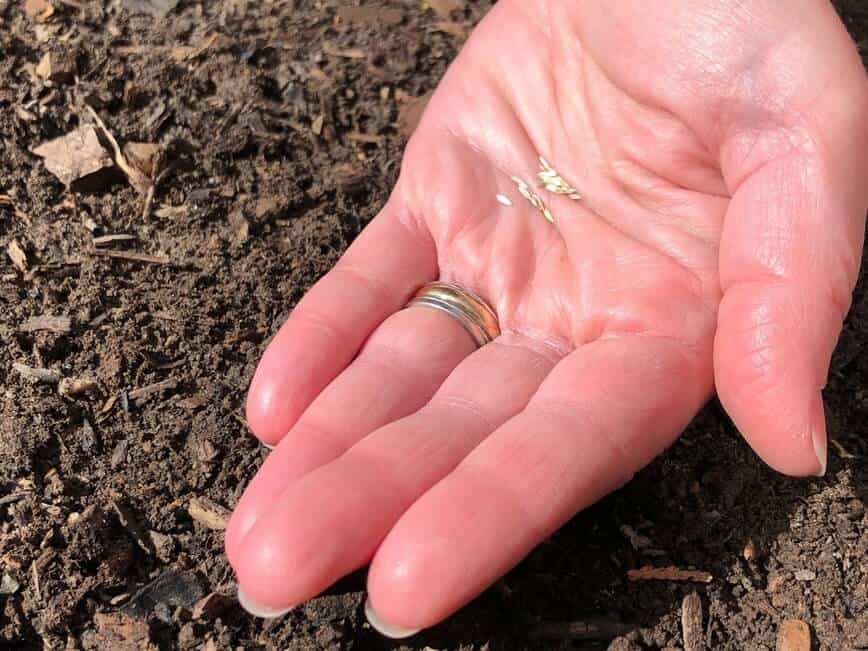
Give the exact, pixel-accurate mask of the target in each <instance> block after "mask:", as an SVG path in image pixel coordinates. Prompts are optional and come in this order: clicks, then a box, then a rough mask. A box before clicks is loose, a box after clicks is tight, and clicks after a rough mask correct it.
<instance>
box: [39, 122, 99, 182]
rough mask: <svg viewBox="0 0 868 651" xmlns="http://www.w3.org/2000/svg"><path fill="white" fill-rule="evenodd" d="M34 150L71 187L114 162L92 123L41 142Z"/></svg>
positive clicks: (48, 167)
mask: <svg viewBox="0 0 868 651" xmlns="http://www.w3.org/2000/svg"><path fill="white" fill-rule="evenodd" d="M33 153H34V154H36V155H37V156H39V157H41V158H42V159H44V161H45V169H47V170H48V171H49V172H51V173H52V174H54V175H55V176H56V177H57V178H58V179H59V180H60V182H61V183H63V184H64V185H65V186H67V187H71V186H72V185H73V183H75V182H77V181H82V180H83V179H85V178H86V177H91V176H92V175H95V174H97V173H99V172H102V171H103V170H106V169H109V168H111V167H113V166H114V163H113V162H112V159H111V158H110V157H109V155H108V152H106V150H105V149H103V146H102V144H101V143H100V141H99V137H98V136H97V132H96V129H95V128H94V127H93V125H90V124H87V125H85V126H83V127H79V128H78V129H76V130H74V131H71V132H69V133H67V134H66V135H65V136H61V137H60V138H55V139H54V140H49V141H48V142H45V143H43V144H41V145H40V146H39V147H37V148H36V149H34V150H33Z"/></svg>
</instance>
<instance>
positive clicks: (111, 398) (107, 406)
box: [99, 394, 118, 414]
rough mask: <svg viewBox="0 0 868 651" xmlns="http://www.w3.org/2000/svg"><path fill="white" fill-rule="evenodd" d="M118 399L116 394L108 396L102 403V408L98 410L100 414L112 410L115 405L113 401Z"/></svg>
mask: <svg viewBox="0 0 868 651" xmlns="http://www.w3.org/2000/svg"><path fill="white" fill-rule="evenodd" d="M117 401H118V394H115V395H113V396H109V398H108V400H106V401H105V403H103V406H102V408H101V409H100V410H99V413H101V414H107V413H109V412H110V411H111V410H112V407H114V406H115V403H116V402H117Z"/></svg>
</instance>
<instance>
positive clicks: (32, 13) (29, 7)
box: [24, 0, 51, 18]
mask: <svg viewBox="0 0 868 651" xmlns="http://www.w3.org/2000/svg"><path fill="white" fill-rule="evenodd" d="M50 7H51V3H50V2H49V1H48V0H24V15H26V16H27V17H28V18H36V17H37V16H40V15H41V14H44V13H45V12H46V11H47V10H48V9H49V8H50Z"/></svg>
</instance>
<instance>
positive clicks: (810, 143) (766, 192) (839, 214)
mask: <svg viewBox="0 0 868 651" xmlns="http://www.w3.org/2000/svg"><path fill="white" fill-rule="evenodd" d="M859 72H860V73H862V71H861V69H860V70H859ZM851 81H852V83H851V84H849V86H848V85H847V84H846V83H844V87H840V86H839V87H837V88H828V89H827V90H826V91H825V93H824V94H825V95H830V96H833V97H832V99H831V100H830V101H827V102H826V104H825V106H823V105H820V106H815V107H812V114H813V115H812V119H811V120H810V122H811V123H813V124H814V125H817V128H812V127H811V126H810V125H805V124H802V125H800V126H797V127H792V128H791V129H789V130H787V133H785V134H784V136H783V138H782V134H781V130H780V129H775V130H774V131H769V132H767V133H763V134H759V135H754V134H752V137H751V138H746V137H744V135H742V137H741V138H740V139H733V140H732V141H731V143H733V144H732V146H731V148H730V149H729V150H728V151H727V149H726V147H724V151H727V155H726V156H725V158H724V160H723V161H722V166H723V169H724V175H725V176H726V178H727V181H728V182H729V183H730V186H731V187H736V188H737V189H736V191H735V192H734V194H733V196H732V200H731V202H730V206H729V209H728V211H727V215H726V218H725V222H724V227H723V232H722V236H721V245H720V280H721V287H722V290H723V292H724V294H723V298H722V301H721V304H720V310H719V313H718V329H717V334H716V337H715V350H714V365H715V382H716V385H717V391H718V395H719V397H720V400H721V402H722V403H723V405H724V407H725V408H726V410H727V411H728V412H729V414H730V416H731V417H732V419H733V421H734V422H735V424H736V426H737V427H738V428H739V430H740V431H741V432H742V434H743V435H744V437H745V438H746V439H747V441H748V442H749V443H750V444H751V446H752V447H753V448H754V450H756V452H757V453H758V454H759V455H760V457H762V458H763V459H764V460H765V461H766V462H767V463H768V464H769V465H770V466H772V467H773V468H775V469H777V470H779V471H781V472H784V473H787V474H792V475H810V474H815V475H822V474H824V473H825V470H826V443H827V439H826V425H825V416H824V409H823V400H822V394H821V390H822V387H823V386H824V384H825V382H826V376H827V374H828V369H829V361H830V358H831V355H832V351H833V349H834V347H835V344H836V342H837V339H838V335H839V334H840V331H841V325H842V322H843V318H844V316H845V315H846V313H847V310H848V309H849V305H850V300H851V293H852V290H853V287H854V285H855V282H856V278H857V276H858V272H859V264H860V260H861V252H862V243H863V239H864V233H865V213H866V210H868V183H866V180H868V179H866V170H868V129H866V124H868V123H866V122H865V115H868V88H866V86H868V84H866V83H865V76H864V73H862V74H860V75H858V76H857V75H853V78H852V79H851ZM820 125H822V129H820V128H819V127H820ZM738 140H740V141H741V142H742V143H744V146H743V147H739V146H738V144H737V141H738ZM748 141H750V144H749V145H748V144H747V143H748ZM782 141H783V142H786V143H787V144H786V146H785V147H783V148H781V146H780V145H781V142H782ZM794 142H795V143H797V144H796V145H793V144H792V143H794ZM756 152H770V153H771V155H768V156H766V157H765V158H764V159H760V160H757V159H756ZM752 155H753V156H752ZM752 157H753V160H751V158H752ZM749 166H750V169H752V170H753V171H749V172H748V171H746V170H748V168H749Z"/></svg>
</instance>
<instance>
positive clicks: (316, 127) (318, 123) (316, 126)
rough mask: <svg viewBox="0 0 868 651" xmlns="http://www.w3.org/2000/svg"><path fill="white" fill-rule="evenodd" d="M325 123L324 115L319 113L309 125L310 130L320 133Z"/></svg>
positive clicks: (316, 133)
mask: <svg viewBox="0 0 868 651" xmlns="http://www.w3.org/2000/svg"><path fill="white" fill-rule="evenodd" d="M324 125H325V116H324V115H319V116H317V117H316V118H314V121H313V122H312V123H311V125H310V130H311V131H313V132H314V134H315V135H317V136H318V135H320V134H322V128H323V126H324Z"/></svg>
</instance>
